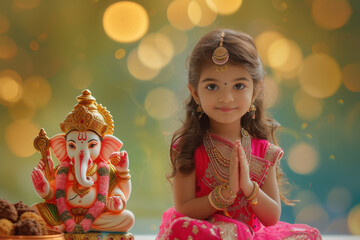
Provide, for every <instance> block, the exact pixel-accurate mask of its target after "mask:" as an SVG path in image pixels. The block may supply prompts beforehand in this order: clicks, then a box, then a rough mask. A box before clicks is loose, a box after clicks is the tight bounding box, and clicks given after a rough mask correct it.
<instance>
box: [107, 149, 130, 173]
mask: <svg viewBox="0 0 360 240" xmlns="http://www.w3.org/2000/svg"><path fill="white" fill-rule="evenodd" d="M110 161H111V163H112V165H114V166H115V168H116V170H118V171H119V172H124V171H126V170H128V168H129V158H128V154H127V152H126V151H125V150H123V151H121V152H114V153H112V154H111V155H110Z"/></svg>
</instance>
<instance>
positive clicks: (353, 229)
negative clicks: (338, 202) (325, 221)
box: [348, 204, 360, 235]
mask: <svg viewBox="0 0 360 240" xmlns="http://www.w3.org/2000/svg"><path fill="white" fill-rule="evenodd" d="M348 227H349V230H350V233H351V234H353V235H360V204H357V205H356V206H354V207H353V208H352V209H351V210H350V212H349V216H348Z"/></svg>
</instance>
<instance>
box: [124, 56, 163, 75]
mask: <svg viewBox="0 0 360 240" xmlns="http://www.w3.org/2000/svg"><path fill="white" fill-rule="evenodd" d="M127 67H128V69H129V72H130V74H131V75H132V76H133V77H134V78H136V79H138V80H143V81H148V80H151V79H153V78H155V77H156V76H157V75H158V74H159V72H160V70H159V69H154V68H149V67H147V66H145V65H144V64H143V63H142V62H141V61H140V59H139V54H138V49H134V50H133V51H131V52H130V54H129V55H128V59H127Z"/></svg>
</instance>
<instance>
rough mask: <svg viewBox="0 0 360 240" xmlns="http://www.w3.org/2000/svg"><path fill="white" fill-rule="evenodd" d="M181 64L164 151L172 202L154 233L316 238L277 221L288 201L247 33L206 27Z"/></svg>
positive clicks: (301, 226)
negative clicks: (179, 107) (184, 89)
mask: <svg viewBox="0 0 360 240" xmlns="http://www.w3.org/2000/svg"><path fill="white" fill-rule="evenodd" d="M188 69H189V76H188V79H189V84H188V88H189V90H190V93H191V96H190V99H189V100H188V102H187V105H186V119H185V121H184V124H183V126H182V127H181V128H180V129H179V130H178V131H176V132H175V134H174V136H173V138H172V142H171V149H170V156H171V163H172V167H173V172H172V175H171V176H170V178H173V193H174V205H175V206H174V207H173V208H170V209H169V210H167V211H166V212H165V213H164V215H163V222H162V225H161V226H160V231H159V234H158V236H157V238H156V239H270V240H271V239H321V235H320V233H319V231H318V230H317V229H315V228H311V227H309V226H307V225H304V224H289V223H284V222H280V221H279V218H280V214H281V202H280V199H281V200H283V202H284V203H286V204H291V202H290V201H289V200H288V199H287V198H286V197H285V196H284V195H283V190H282V185H283V184H282V181H281V180H282V171H281V168H280V164H279V162H280V159H281V157H282V155H283V150H282V149H281V148H280V147H278V146H277V145H275V144H276V141H275V137H274V132H275V130H276V129H277V128H278V127H279V124H278V123H277V122H276V121H275V120H273V119H271V118H269V117H268V116H267V115H266V113H265V111H266V110H265V108H264V102H263V98H262V97H263V96H262V95H263V87H264V86H263V81H264V69H263V66H262V63H261V60H260V57H259V54H258V52H257V50H256V47H255V44H254V41H253V39H252V38H251V37H250V36H249V35H247V34H244V33H240V32H236V31H232V30H216V31H212V32H210V33H208V34H206V35H205V36H204V37H203V38H201V39H200V41H199V42H198V44H197V45H196V46H195V48H194V50H193V52H192V53H191V55H190V57H189V60H188ZM270 141H271V142H273V143H270Z"/></svg>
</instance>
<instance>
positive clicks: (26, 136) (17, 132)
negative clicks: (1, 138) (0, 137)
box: [5, 120, 39, 158]
mask: <svg viewBox="0 0 360 240" xmlns="http://www.w3.org/2000/svg"><path fill="white" fill-rule="evenodd" d="M38 134H39V127H38V126H37V125H36V124H35V123H33V122H31V121H28V120H18V121H14V122H13V123H11V124H10V125H9V126H8V127H7V128H6V130H5V141H6V145H7V146H8V148H9V149H10V151H11V152H12V153H13V154H15V155H16V156H18V157H22V158H27V157H30V156H31V155H33V154H34V153H35V152H36V150H35V148H34V146H33V142H34V139H35V137H36V136H38Z"/></svg>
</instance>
